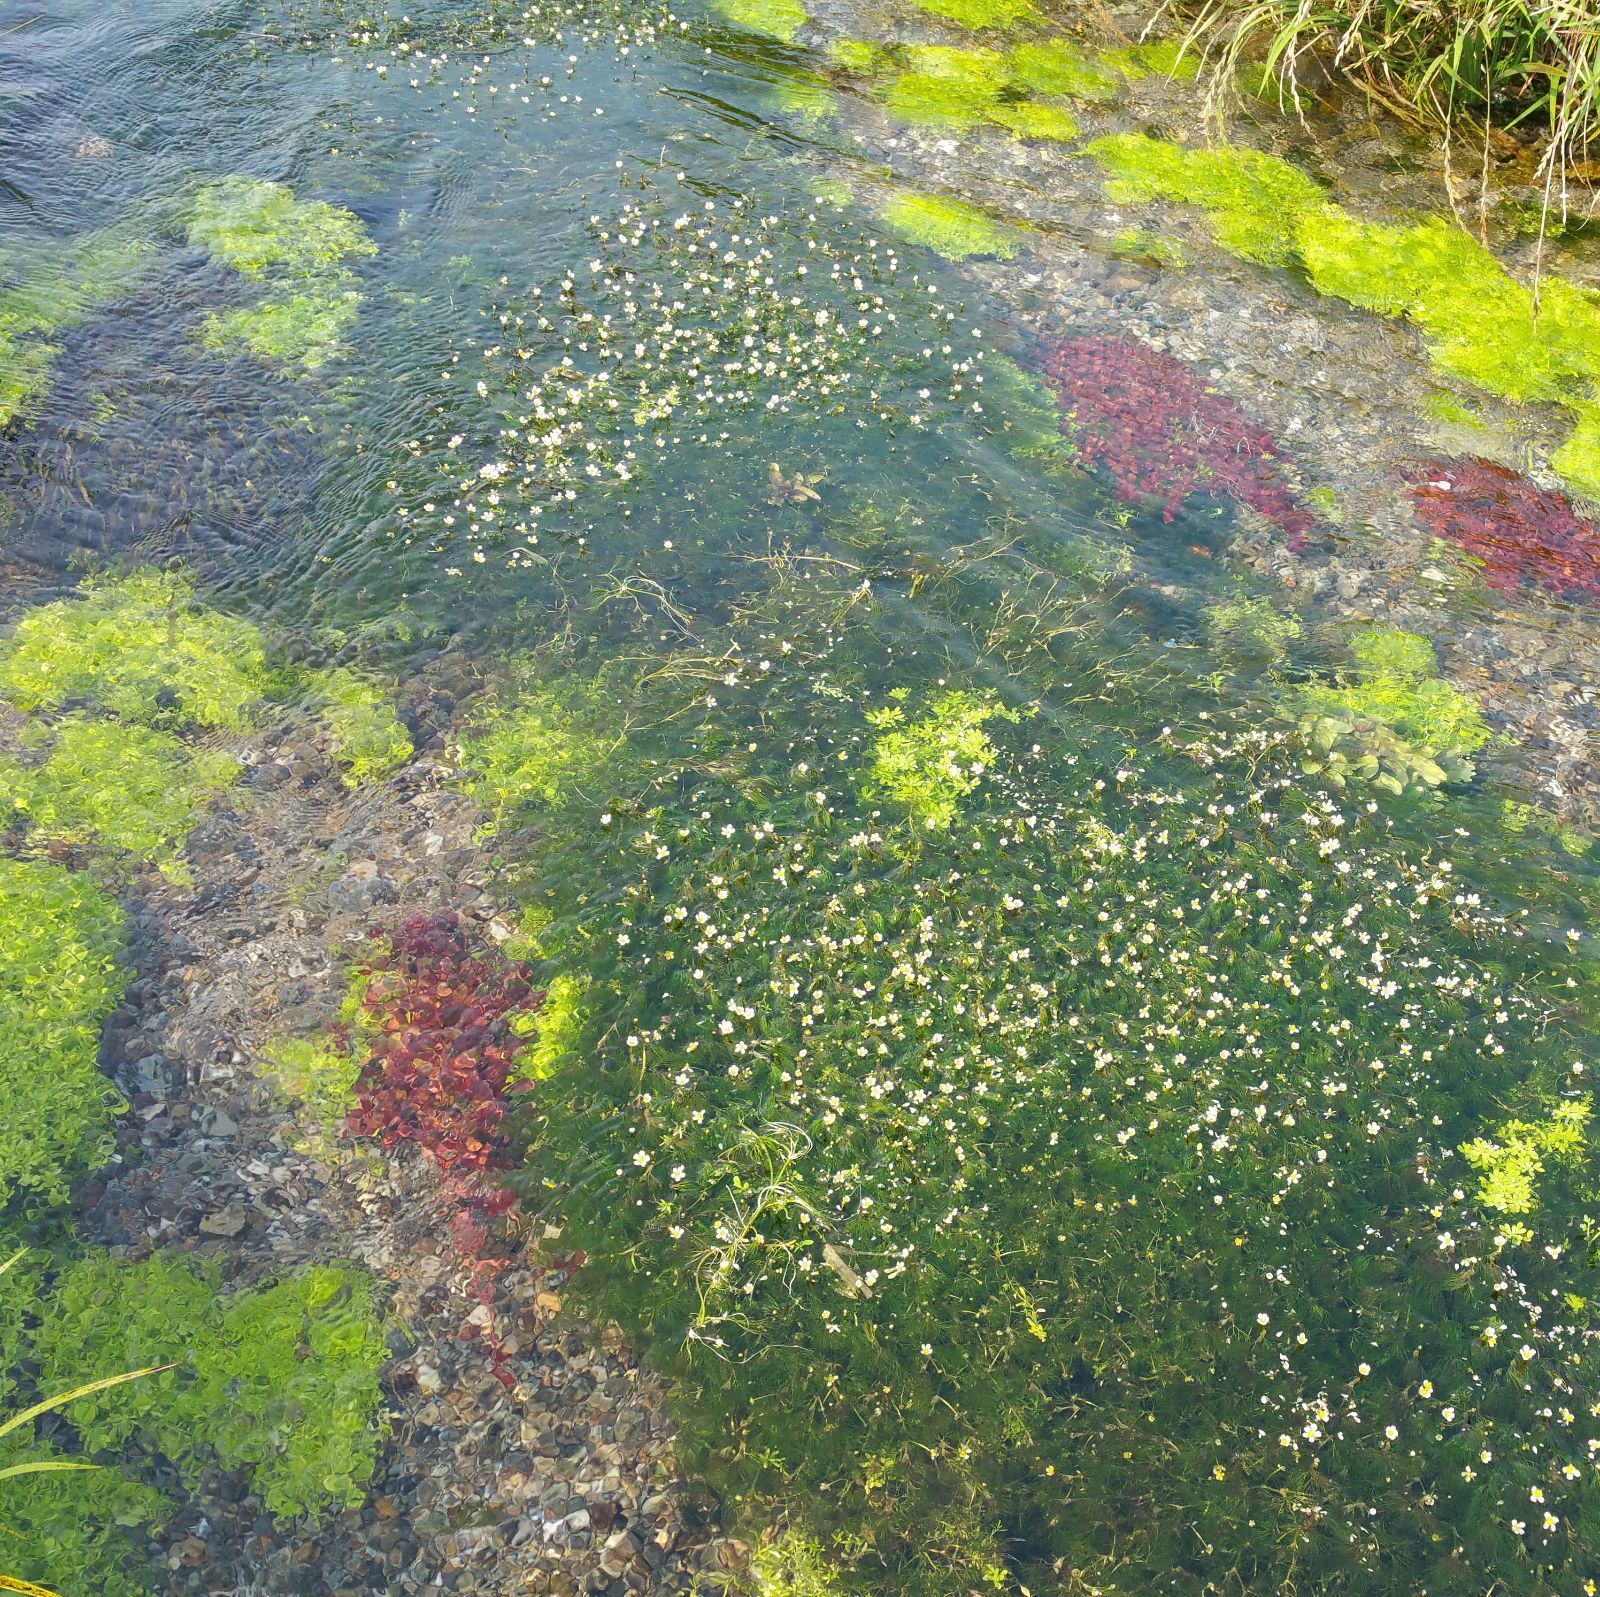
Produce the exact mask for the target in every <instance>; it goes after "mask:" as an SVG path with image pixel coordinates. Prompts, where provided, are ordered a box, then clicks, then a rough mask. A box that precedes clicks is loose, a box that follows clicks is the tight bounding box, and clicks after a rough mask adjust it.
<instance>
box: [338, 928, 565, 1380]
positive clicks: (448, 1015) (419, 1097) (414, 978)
mask: <svg viewBox="0 0 1600 1597" xmlns="http://www.w3.org/2000/svg"><path fill="white" fill-rule="evenodd" d="M373 935H374V938H375V939H377V940H378V947H377V950H376V951H375V952H374V953H373V954H371V955H370V956H369V957H368V958H367V959H366V960H365V961H363V962H362V963H361V964H360V965H358V967H357V975H358V977H360V978H362V979H363V987H362V997H361V1009H362V1020H363V1025H362V1032H363V1035H364V1036H366V1037H367V1038H368V1039H369V1041H368V1046H369V1048H370V1050H371V1052H370V1057H369V1058H368V1059H367V1061H366V1063H365V1064H364V1065H363V1066H362V1067H361V1071H360V1074H359V1075H358V1076H357V1078H356V1089H355V1098H356V1102H355V1107H354V1109H352V1110H351V1112H350V1116H349V1121H348V1125H349V1129H350V1131H351V1132H352V1133H353V1134H354V1135H356V1136H367V1137H376V1138H377V1139H378V1140H379V1141H380V1142H381V1143H382V1144H383V1146H384V1147H386V1148H392V1147H395V1146H397V1145H398V1144H400V1143H406V1142H409V1143H415V1144H416V1145H417V1146H418V1147H419V1148H420V1149H421V1150H422V1151H423V1152H424V1153H425V1154H426V1155H427V1157H428V1158H429V1159H430V1160H432V1162H433V1163H434V1164H435V1165H437V1166H438V1168H439V1170H440V1171H441V1172H442V1174H443V1177H444V1180H443V1183H442V1185H441V1188H440V1192H441V1200H442V1202H443V1203H444V1205H445V1207H446V1210H447V1223H448V1227H449V1231H450V1235H451V1238H452V1240H453V1241H454V1243H455V1245H456V1247H457V1248H458V1249H459V1251H460V1253H461V1255H462V1257H463V1258H464V1259H465V1260H466V1261H467V1263H468V1266H469V1269H470V1271H471V1277H472V1294H473V1296H474V1297H475V1298H476V1299H477V1301H478V1302H480V1303H481V1304H483V1305H485V1307H486V1308H487V1306H488V1305H489V1304H490V1302H491V1300H492V1297H493V1292H494V1283H495V1280H496V1278H497V1277H498V1276H499V1275H500V1273H501V1272H502V1271H503V1270H504V1269H505V1267H506V1265H507V1263H508V1262H509V1254H508V1252H507V1251H506V1249H505V1248H504V1247H503V1245H502V1244H501V1242H500V1240H499V1236H498V1233H499V1231H500V1230H502V1229H503V1227H500V1226H498V1225H497V1222H500V1221H503V1220H504V1219H505V1218H506V1217H507V1216H509V1215H510V1214H511V1213H512V1212H513V1210H514V1207H515V1201H516V1200H515V1197H514V1195H513V1194H512V1193H511V1191H510V1190H509V1189H508V1188H506V1187H505V1186H503V1185H502V1184H501V1183H500V1182H499V1181H497V1180H496V1179H495V1178H494V1174H493V1173H494V1172H495V1171H497V1170H503V1169H506V1168H507V1167H508V1166H509V1164H510V1160H509V1158H508V1157H507V1153H506V1149H505V1146H504V1142H503V1140H502V1128H503V1125H504V1122H505V1118H506V1113H507V1110H508V1109H509V1107H510V1104H511V1099H512V1096H513V1095H514V1093H515V1092H516V1091H518V1090H519V1086H520V1084H519V1083H517V1082H515V1081H514V1080H513V1079H512V1072H513V1071H514V1069H515V1067H516V1056H517V1053H518V1051H519V1049H520V1047H521V1046H522V1044H521V1040H520V1039H519V1038H518V1037H517V1036H516V1035H515V1033H514V1032H513V1030H512V1022H513V1020H514V1019H515V1018H516V1017H517V1016H519V1015H527V1014H530V1013H532V1012H533V1011H534V1010H536V1009H537V1008H538V1005H539V998H540V995H539V994H537V993H536V992H535V991H534V990H533V987H532V985H531V983H530V982H529V979H528V974H527V971H526V968H525V967H524V966H522V965H520V964H517V963H515V962H514V961H511V960H508V959H505V958H502V957H501V956H500V955H498V954H495V953H474V952H473V951H472V948H471V946H470V944H469V942H468V939H467V936H466V933H465V932H464V931H463V929H462V926H461V923H460V917H459V916H457V915H455V914H454V913H444V914H436V915H420V916H417V917H416V918H415V919H413V920H409V921H407V922H406V923H405V924H404V925H403V926H401V927H400V928H399V929H398V930H397V931H395V932H394V933H393V934H391V935H388V936H385V935H384V934H382V933H381V932H375V933H374V934H373ZM485 1339H486V1341H487V1342H488V1345H489V1349H490V1355H491V1357H492V1358H493V1359H494V1361H495V1365H496V1371H497V1373H498V1374H499V1375H500V1377H501V1379H502V1380H509V1379H510V1377H509V1375H508V1374H507V1373H506V1371H505V1369H504V1364H503V1358H502V1355H501V1351H500V1348H499V1344H498V1342H497V1341H496V1339H495V1336H494V1327H493V1319H492V1317H487V1318H486V1329H485Z"/></svg>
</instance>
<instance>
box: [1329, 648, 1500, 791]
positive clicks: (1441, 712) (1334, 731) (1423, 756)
mask: <svg viewBox="0 0 1600 1597" xmlns="http://www.w3.org/2000/svg"><path fill="white" fill-rule="evenodd" d="M1350 657H1351V660H1352V668H1351V670H1350V672H1349V673H1348V675H1349V680H1348V681H1346V682H1345V683H1343V684H1342V685H1340V686H1338V687H1328V686H1318V687H1309V688H1304V689H1302V690H1301V691H1300V693H1299V694H1298V696H1297V703H1298V705H1299V706H1300V711H1301V722H1300V726H1301V731H1302V733H1303V735H1304V737H1305V740H1306V742H1307V744H1308V745H1309V748H1310V751H1311V752H1310V754H1309V755H1308V756H1307V758H1306V759H1305V760H1304V761H1303V762H1302V768H1303V769H1304V770H1306V771H1308V772H1313V773H1323V774H1325V775H1326V776H1327V777H1328V778H1329V780H1331V781H1333V782H1334V783H1336V784H1337V785H1340V786H1342V785H1343V784H1344V783H1345V782H1346V781H1349V780H1356V781H1363V782H1370V783H1372V785H1373V786H1374V787H1378V788H1382V789H1384V790H1385V791H1387V792H1390V793H1394V794H1400V793H1404V792H1405V791H1406V790H1407V789H1408V788H1413V789H1426V788H1430V787H1438V786H1439V785H1440V784H1441V783H1443V782H1446V781H1455V782H1464V781H1468V780H1470V778H1471V776H1472V774H1473V766H1472V761H1471V758H1470V756H1471V755H1473V754H1474V753H1476V752H1477V751H1478V750H1479V749H1481V748H1482V747H1483V745H1484V744H1485V743H1487V742H1488V741H1489V726H1488V723H1487V722H1486V721H1485V720H1484V718H1483V711H1482V710H1481V709H1480V708H1479V706H1478V702H1477V700H1476V699H1474V698H1473V697H1472V696H1471V695H1470V694H1468V693H1463V692H1462V690H1461V689H1460V688H1458V687H1456V686H1455V685H1454V684H1453V683H1451V682H1447V681H1445V680H1444V678H1442V677H1440V676H1439V675H1438V661H1437V658H1436V656H1435V654H1434V649H1433V645H1432V644H1431V643H1429V641H1428V640H1427V639H1426V638H1423V637H1419V636H1418V635H1417V634H1416V633H1414V632H1402V631H1400V630H1398V629H1397V628H1394V627H1380V626H1368V627H1360V628H1358V629H1357V630H1356V632H1355V633H1354V634H1353V636H1352V637H1351V639H1350Z"/></svg>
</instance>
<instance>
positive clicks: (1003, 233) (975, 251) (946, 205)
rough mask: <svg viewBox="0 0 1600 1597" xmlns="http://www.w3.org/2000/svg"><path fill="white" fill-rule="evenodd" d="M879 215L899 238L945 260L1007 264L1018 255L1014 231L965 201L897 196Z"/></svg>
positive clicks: (932, 197)
mask: <svg viewBox="0 0 1600 1597" xmlns="http://www.w3.org/2000/svg"><path fill="white" fill-rule="evenodd" d="M879 214H880V215H881V216H882V218H883V220H884V222H885V223H886V224H887V225H888V226H889V227H892V228H893V229H894V231H895V232H897V233H898V234H900V236H901V237H902V238H905V239H909V240H910V241H911V242H912V243H913V244H920V245H922V246H923V247H924V248H925V249H930V250H932V251H933V252H934V254H936V255H942V256H944V257H945V259H946V260H951V261H964V260H969V259H971V258H972V257H973V256H975V255H992V256H995V257H997V258H998V259H1000V260H1002V261H1009V260H1012V259H1014V258H1015V256H1016V253H1017V238H1018V235H1017V232H1016V230H1015V229H1014V228H1010V227H1007V226H1005V225H1003V224H1002V223H1000V222H997V221H996V220H995V219H994V218H993V217H992V216H990V215H989V213H988V212H987V211H983V210H980V209H979V208H978V207H977V206H976V205H968V204H967V203H966V201H964V200H950V199H945V198H943V197H941V196H940V195H937V194H897V195H896V196H895V197H894V198H893V199H891V200H890V201H889V202H888V204H886V205H885V206H884V207H883V209H882V211H881V212H880V213H879Z"/></svg>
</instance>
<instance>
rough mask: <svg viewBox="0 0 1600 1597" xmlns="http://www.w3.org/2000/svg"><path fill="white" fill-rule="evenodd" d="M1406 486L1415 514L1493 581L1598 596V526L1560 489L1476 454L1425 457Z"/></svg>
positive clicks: (1504, 588)
mask: <svg viewBox="0 0 1600 1597" xmlns="http://www.w3.org/2000/svg"><path fill="white" fill-rule="evenodd" d="M1408 487H1409V491H1410V495H1411V502H1412V503H1413V505H1415V506H1416V511H1417V518H1418V520H1420V521H1421V522H1422V524H1423V526H1425V527H1426V528H1427V529H1428V530H1429V531H1430V532H1432V533H1433V534H1434V535H1435V536H1437V537H1440V538H1445V539H1448V540H1449V541H1450V542H1451V543H1453V544H1456V545H1458V546H1459V547H1460V548H1462V549H1464V550H1466V552H1467V553H1468V554H1469V555H1471V556H1472V557H1473V559H1474V560H1475V561H1477V562H1478V563H1479V564H1480V565H1481V567H1482V569H1483V580H1484V581H1485V582H1486V583H1487V584H1488V585H1489V586H1490V587H1491V588H1495V589H1498V590H1500V591H1501V592H1503V593H1512V592H1515V591H1516V590H1517V589H1518V588H1522V587H1535V588H1542V589H1544V590H1545V591H1546V592H1548V593H1553V594H1557V595H1559V596H1560V597H1562V598H1581V599H1585V600H1589V601H1591V602H1593V601H1594V600H1595V599H1596V598H1600V525H1597V524H1596V523H1595V522H1594V521H1592V520H1590V519H1589V518H1588V517H1587V516H1581V515H1579V514H1578V512H1577V510H1576V509H1575V508H1574V506H1573V504H1572V501H1571V500H1570V499H1568V498H1567V496H1566V495H1565V494H1563V493H1559V492H1557V491H1556V490H1555V489H1551V488H1541V487H1539V486H1538V485H1537V484H1536V483H1533V482H1530V481H1529V480H1528V479H1527V478H1526V477H1524V476H1523V475H1522V474H1521V473H1520V472H1515V471H1512V470H1510V469H1509V468H1508V467H1505V466H1500V465H1496V464H1495V463H1494V462H1493V461H1492V460H1483V459H1481V458H1479V457H1478V456H1475V455H1466V456H1463V457H1461V458H1460V459H1457V460H1436V461H1433V462H1431V463H1428V464H1425V465H1424V466H1423V467H1422V468H1421V469H1420V471H1419V472H1417V473H1416V474H1415V475H1414V476H1413V477H1412V478H1411V480H1410V482H1409V484H1408Z"/></svg>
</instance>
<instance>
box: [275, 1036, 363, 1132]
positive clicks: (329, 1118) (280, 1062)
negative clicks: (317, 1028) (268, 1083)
mask: <svg viewBox="0 0 1600 1597" xmlns="http://www.w3.org/2000/svg"><path fill="white" fill-rule="evenodd" d="M265 1060H266V1067H267V1071H268V1073H269V1074H270V1075H271V1077H272V1079H273V1080H274V1081H275V1082H276V1083H277V1084H278V1086H279V1087H280V1088H281V1089H282V1090H283V1092H284V1093H285V1094H286V1095H287V1096H288V1097H290V1098H292V1099H294V1100H295V1101H296V1102H297V1103H299V1104H301V1105H302V1106H303V1107H304V1109H305V1111H306V1113H307V1115H308V1116H309V1117H310V1119H311V1120H312V1121H313V1122H314V1124H315V1125H316V1126H317V1127H318V1129H319V1130H320V1131H322V1132H324V1133H333V1132H337V1131H338V1130H339V1128H340V1127H341V1126H342V1125H343V1124H344V1119H345V1116H346V1115H348V1114H349V1113H350V1109H351V1106H352V1104H353V1103H354V1102H355V1085H356V1077H357V1076H358V1075H360V1073H361V1066H362V1063H363V1060H362V1056H361V1054H360V1052H359V1050H356V1049H352V1048H350V1047H347V1046H345V1045H344V1044H343V1043H341V1042H339V1041H338V1040H337V1039H336V1038H333V1037H328V1036H319V1037H310V1038H306V1037H283V1038H279V1039H278V1040H276V1041H275V1042H272V1043H270V1044H268V1046H267V1048H266V1050H265Z"/></svg>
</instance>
